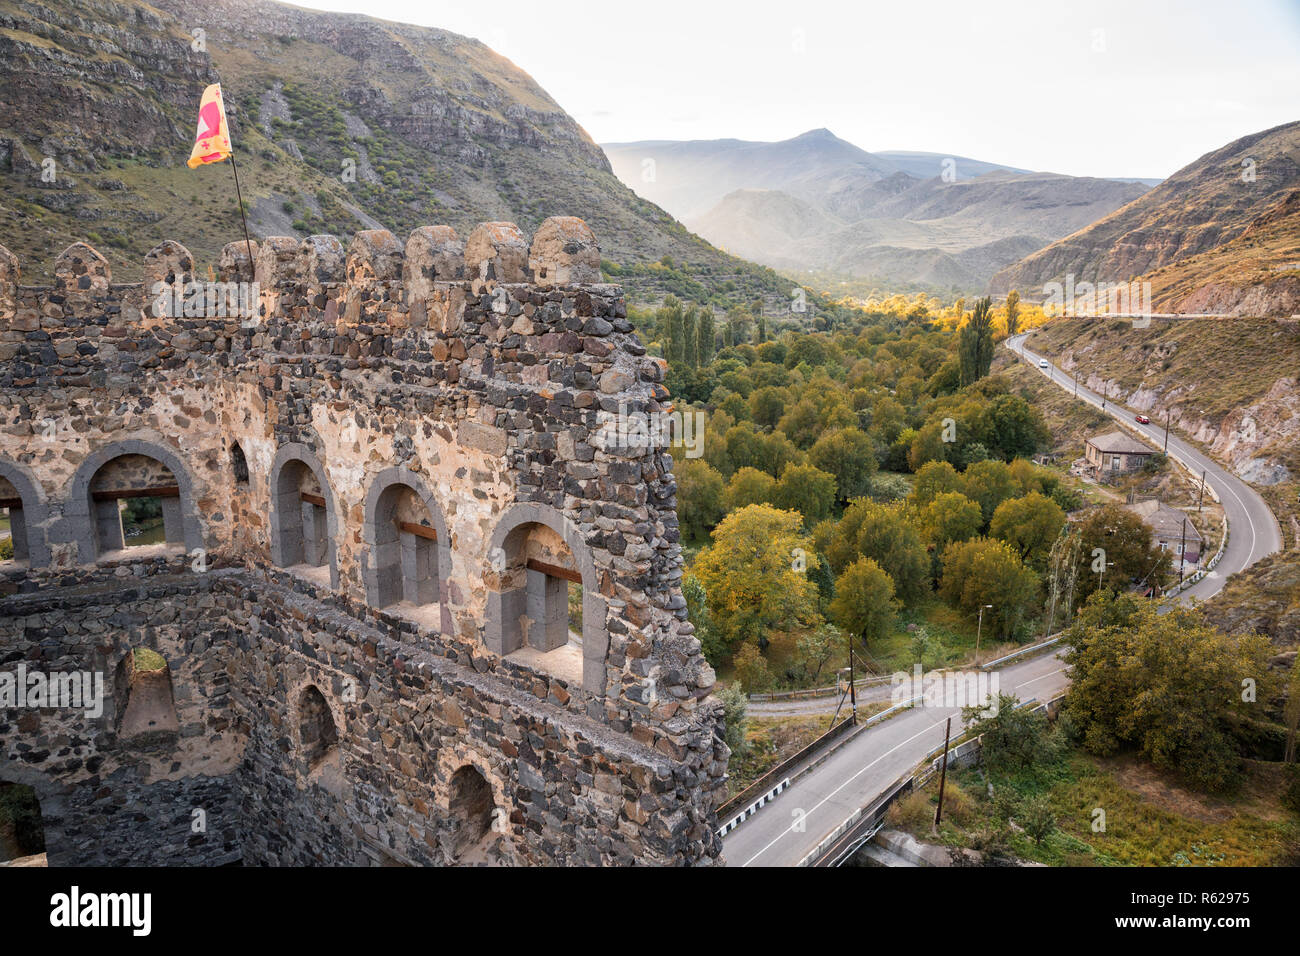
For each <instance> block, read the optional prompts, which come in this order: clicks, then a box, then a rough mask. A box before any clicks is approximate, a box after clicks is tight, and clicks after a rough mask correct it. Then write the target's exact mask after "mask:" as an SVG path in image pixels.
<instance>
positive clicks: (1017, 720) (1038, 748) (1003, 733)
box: [961, 692, 1057, 771]
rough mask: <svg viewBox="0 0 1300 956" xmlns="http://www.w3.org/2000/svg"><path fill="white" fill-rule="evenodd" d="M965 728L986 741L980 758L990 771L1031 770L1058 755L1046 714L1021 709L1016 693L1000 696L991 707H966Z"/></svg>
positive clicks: (983, 741) (963, 718)
mask: <svg viewBox="0 0 1300 956" xmlns="http://www.w3.org/2000/svg"><path fill="white" fill-rule="evenodd" d="M961 715H962V720H963V721H964V722H965V724H966V729H967V730H968V731H969V732H970V733H971V734H972V735H973V736H979V737H982V738H983V739H982V740H981V741H980V756H981V758H982V759H983V761H984V765H985V766H987V767H988V768H989V769H990V770H1010V771H1017V770H1028V769H1032V768H1034V767H1038V766H1040V765H1041V764H1043V763H1046V762H1048V761H1050V760H1052V759H1053V758H1054V757H1055V756H1056V755H1057V750H1056V746H1055V744H1056V742H1055V741H1054V740H1053V739H1052V736H1051V733H1050V731H1049V729H1048V726H1047V715H1046V714H1044V713H1042V712H1040V711H1033V710H1029V709H1027V708H1024V707H1021V706H1020V698H1018V697H1016V696H1015V695H1014V694H1003V693H1001V692H999V693H998V695H997V698H996V700H994V701H993V702H992V706H987V707H986V706H985V705H984V704H983V703H979V704H975V705H972V706H970V707H963V708H962V711H961Z"/></svg>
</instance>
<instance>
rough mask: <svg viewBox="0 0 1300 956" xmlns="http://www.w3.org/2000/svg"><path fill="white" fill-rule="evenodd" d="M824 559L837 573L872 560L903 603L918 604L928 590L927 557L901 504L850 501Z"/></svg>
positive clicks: (928, 566)
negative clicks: (883, 570) (886, 572)
mask: <svg viewBox="0 0 1300 956" xmlns="http://www.w3.org/2000/svg"><path fill="white" fill-rule="evenodd" d="M826 556H827V558H828V559H829V560H830V562H831V567H832V568H838V569H843V568H845V567H847V566H848V565H849V564H850V563H851V562H852V561H853V560H854V559H855V558H857V557H858V556H862V557H865V558H871V559H873V560H874V561H875V562H876V563H877V564H879V565H880V566H881V567H882V568H888V569H889V574H890V576H891V577H892V578H893V580H894V587H895V589H896V590H897V592H898V596H899V597H900V598H902V599H903V600H904V601H907V602H913V601H916V600H918V599H919V598H921V597H922V596H924V595H925V593H926V592H927V591H928V590H929V587H930V559H929V556H928V555H927V554H926V550H925V545H924V544H923V543H922V542H921V535H920V532H919V531H918V530H917V528H916V525H914V524H913V523H912V521H911V518H910V517H909V515H908V512H907V509H906V508H905V506H903V505H901V504H881V503H878V502H875V501H869V500H867V499H864V498H857V499H854V500H853V501H852V502H851V503H850V504H849V507H848V508H847V509H846V510H845V512H844V515H843V517H841V518H840V521H839V524H838V525H836V528H835V532H834V534H833V535H832V536H831V539H830V542H829V543H828V545H827V548H826ZM838 588H839V586H838V585H836V590H837V591H838Z"/></svg>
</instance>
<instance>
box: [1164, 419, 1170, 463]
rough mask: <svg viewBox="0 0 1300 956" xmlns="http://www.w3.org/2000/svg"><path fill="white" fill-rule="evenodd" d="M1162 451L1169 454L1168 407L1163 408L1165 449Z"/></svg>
mask: <svg viewBox="0 0 1300 956" xmlns="http://www.w3.org/2000/svg"><path fill="white" fill-rule="evenodd" d="M1164 453H1165V454H1166V455H1168V454H1169V409H1167V408H1166V409H1165V451H1164Z"/></svg>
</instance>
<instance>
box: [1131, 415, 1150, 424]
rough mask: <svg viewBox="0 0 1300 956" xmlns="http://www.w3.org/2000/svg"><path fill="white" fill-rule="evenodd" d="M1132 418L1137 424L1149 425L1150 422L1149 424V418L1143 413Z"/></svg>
mask: <svg viewBox="0 0 1300 956" xmlns="http://www.w3.org/2000/svg"><path fill="white" fill-rule="evenodd" d="M1134 420H1135V421H1136V422H1137V423H1138V424H1139V425H1150V424H1151V419H1149V418H1147V417H1146V416H1145V415H1138V416H1137V418H1136V419H1134Z"/></svg>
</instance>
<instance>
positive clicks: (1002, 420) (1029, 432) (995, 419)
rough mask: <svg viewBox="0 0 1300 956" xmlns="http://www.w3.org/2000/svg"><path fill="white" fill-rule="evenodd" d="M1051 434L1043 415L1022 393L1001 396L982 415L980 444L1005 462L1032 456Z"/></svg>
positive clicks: (990, 403)
mask: <svg viewBox="0 0 1300 956" xmlns="http://www.w3.org/2000/svg"><path fill="white" fill-rule="evenodd" d="M1048 436H1049V432H1048V430H1047V426H1046V425H1045V424H1044V422H1043V419H1042V416H1041V415H1039V414H1038V412H1037V411H1036V410H1035V409H1034V408H1033V406H1031V405H1030V404H1029V403H1028V402H1026V401H1025V400H1024V399H1023V398H1021V397H1020V396H1019V395H999V396H998V397H997V398H995V399H993V401H991V402H989V404H988V406H987V407H986V408H985V409H984V413H983V414H982V415H981V416H980V443H981V444H983V445H984V446H985V447H986V448H988V450H989V452H990V453H991V454H992V455H994V456H996V457H998V458H1001V459H1002V460H1003V461H1011V460H1012V459H1013V458H1027V457H1029V456H1031V455H1033V454H1034V452H1036V451H1038V449H1039V448H1041V447H1042V446H1043V445H1044V444H1045V443H1046V441H1047V438H1048Z"/></svg>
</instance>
